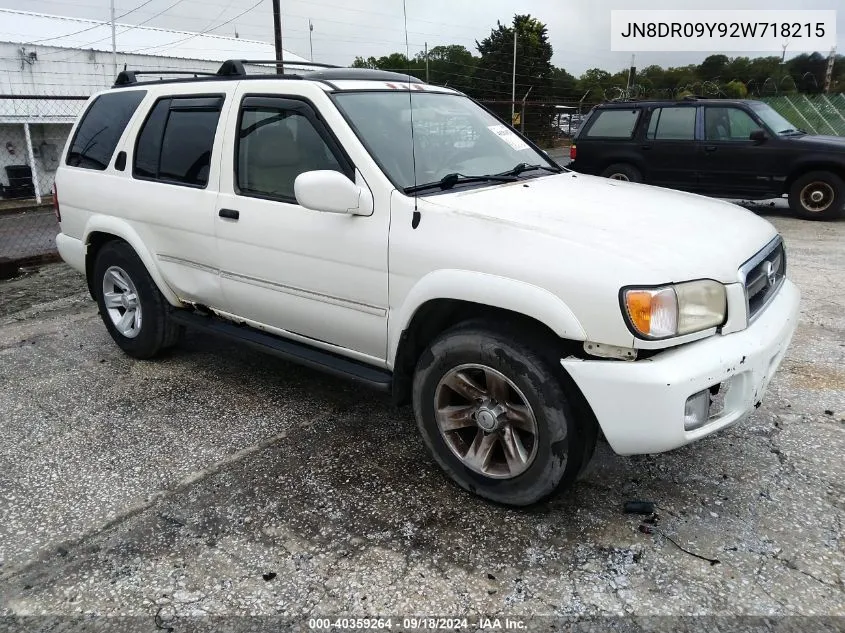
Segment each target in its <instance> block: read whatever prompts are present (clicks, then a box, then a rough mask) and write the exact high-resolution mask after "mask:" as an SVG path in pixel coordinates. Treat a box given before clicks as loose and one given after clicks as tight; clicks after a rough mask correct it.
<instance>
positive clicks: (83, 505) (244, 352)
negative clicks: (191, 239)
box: [0, 216, 845, 631]
mask: <svg viewBox="0 0 845 633" xmlns="http://www.w3.org/2000/svg"><path fill="white" fill-rule="evenodd" d="M770 219H771V220H772V221H773V222H774V223H775V224H776V225H777V227H778V228H779V229H780V230H781V231H782V233H783V235H784V237H785V240H786V244H787V248H788V251H789V275H790V276H791V277H792V278H793V280H794V281H796V283H797V284H798V285H799V287H800V288H801V290H802V293H803V305H802V309H801V317H800V324H799V328H798V331H797V333H796V336H795V339H794V341H793V343H792V346H791V348H790V350H789V353H788V355H787V357H786V358H785V360H784V362H783V365H782V367H781V370H780V372H779V373H778V374H777V376H776V378H775V379H774V381H773V383H772V385H771V387H770V390H769V393H768V397H767V398H766V400H765V401H764V404H763V406H762V407H760V409H758V410H757V411H756V412H755V413H754V414H753V415H752V416H751V417H750V419H748V420H746V421H744V422H742V423H740V424H738V425H736V426H734V427H732V428H730V429H728V430H726V431H725V432H722V433H720V434H717V435H716V436H713V437H710V438H708V439H705V440H703V441H700V442H698V443H695V444H693V445H691V446H688V447H685V448H682V449H679V450H677V451H673V452H670V453H666V454H661V455H652V456H640V457H627V458H623V457H619V456H616V455H614V454H613V453H612V452H611V451H610V450H609V448H608V447H607V445H606V444H604V443H600V445H599V447H598V451H597V455H596V458H595V460H594V462H593V463H592V466H591V467H590V469H589V470H588V472H587V473H585V475H584V477H583V478H582V480H581V481H580V482H579V483H578V484H577V485H576V486H575V488H574V490H572V491H571V492H569V493H566V494H564V495H562V496H560V497H558V498H555V499H554V500H552V501H550V502H548V503H545V504H542V505H540V506H537V507H534V508H530V509H527V510H513V509H509V508H504V507H499V506H495V505H492V504H490V503H486V502H484V501H482V500H480V499H477V498H475V497H473V496H472V495H470V494H468V493H465V492H463V491H461V490H460V489H458V488H457V487H456V486H455V485H453V484H452V483H451V482H450V481H449V480H448V479H447V478H446V477H445V476H444V475H443V474H442V473H441V472H440V471H439V470H438V469H437V467H436V466H435V465H434V464H433V462H432V460H431V459H430V458H429V457H428V455H427V454H426V452H425V450H424V446H423V443H422V441H421V439H420V437H419V436H418V433H417V431H416V427H415V424H414V421H413V417H412V413H411V411H410V410H409V409H407V408H406V409H398V410H397V409H395V408H393V407H392V406H391V405H390V404H389V402H388V401H387V398H386V397H383V396H381V395H379V394H374V393H370V392H367V391H364V390H362V389H361V388H360V387H358V386H355V385H352V384H349V383H346V382H342V381H340V380H336V379H334V378H331V377H327V376H324V375H321V374H318V373H315V372H313V371H310V370H307V369H303V368H300V367H297V366H294V365H290V364H287V363H285V362H283V361H280V360H278V359H275V358H270V357H268V356H263V355H261V354H258V353H256V352H253V351H251V350H249V349H247V348H244V347H240V346H237V345H233V344H229V343H224V342H222V341H220V340H218V339H215V338H211V337H208V336H204V335H197V334H192V335H189V336H188V337H187V338H186V340H185V341H184V342H183V343H182V344H181V345H180V346H179V347H178V348H177V349H175V350H174V351H173V352H172V353H170V354H169V355H168V356H166V357H165V358H162V359H160V360H156V361H149V362H141V361H135V360H132V359H130V358H128V357H126V356H125V355H123V354H122V353H121V352H120V350H119V349H118V348H117V347H116V346H115V345H114V344H113V343H112V341H111V340H110V338H109V337H108V335H107V333H106V330H105V328H104V326H103V325H102V323H101V321H100V319H99V316H98V315H97V312H96V307H95V305H94V304H93V303H92V301H91V300H90V298H89V297H88V295H87V292H86V290H85V288H84V283H83V281H82V279H81V278H80V277H79V276H78V275H76V274H75V273H73V271H70V270H69V269H68V268H67V267H66V266H64V265H63V264H54V265H48V266H44V267H42V268H40V269H39V270H37V271H29V272H28V273H27V274H26V275H24V276H22V277H20V278H18V279H15V280H11V281H6V282H0V368H2V369H1V370H0V437H2V441H0V616H3V615H5V616H13V615H14V616H27V615H30V616H31V615H43V614H50V615H52V616H58V617H69V616H73V615H86V616H92V615H108V616H117V615H123V616H133V617H134V618H135V621H136V622H138V623H141V624H142V625H143V626H145V627H147V628H146V629H145V630H150V631H155V630H156V629H161V628H167V626H168V623H174V622H179V621H181V618H186V617H191V616H194V617H196V616H218V615H219V616H223V615H229V616H232V615H239V616H243V615H268V616H269V615H272V616H277V617H279V618H282V619H281V620H278V621H276V622H280V623H287V624H286V625H285V626H287V625H290V624H295V623H299V624H300V625H302V626H303V627H304V628H306V629H307V628H308V627H307V626H305V625H304V624H303V623H305V622H306V621H307V618H309V617H315V616H328V615H376V614H380V615H385V616H394V617H397V616H398V617H401V616H407V615H412V614H416V615H421V614H439V615H444V616H447V615H458V614H464V615H466V614H486V615H488V616H497V615H498V616H511V617H520V618H528V619H530V618H533V621H535V622H540V623H544V622H549V621H547V620H543V619H542V618H543V617H549V616H556V617H563V616H578V617H594V618H596V617H601V616H607V615H626V614H628V615H675V616H677V615H720V616H750V615H774V616H787V615H793V616H794V615H801V616H820V618H817V619H815V620H811V619H806V618H805V619H802V620H799V623H800V627H799V628H801V630H814V629H813V626H815V625H816V624H819V623H825V626H827V625H830V626H833V627H840V628H834V629H828V630H842V628H845V540H843V535H842V534H843V533H842V528H843V523H844V522H845V460H843V454H845V371H843V367H845V274H843V270H845V221H840V222H835V223H811V222H803V221H800V220H795V219H790V218H784V217H780V216H770ZM629 500H650V501H653V502H655V503H656V505H657V513H658V518H657V520H656V523H655V524H654V525H653V526H651V528H652V533H644V532H643V531H642V530H641V520H642V518H643V517H638V516H635V515H628V514H624V513H623V512H622V506H623V504H624V503H625V502H626V501H629ZM713 561H718V562H713ZM834 616H836V617H834ZM822 617H823V619H822ZM0 624H2V621H0ZM544 626H545V625H544ZM550 627H551V625H549V626H546V628H550ZM279 628H283V626H282V625H281V624H280V625H279V627H278V628H277V630H278V629H279ZM670 628H672V627H671V626H670ZM176 630H177V631H178V630H180V629H178V627H177V629H176ZM711 630H713V629H712V628H711ZM722 630H733V629H722Z"/></svg>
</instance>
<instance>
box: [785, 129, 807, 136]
mask: <svg viewBox="0 0 845 633" xmlns="http://www.w3.org/2000/svg"><path fill="white" fill-rule="evenodd" d="M796 134H806V132H805V131H804V130H796V129H795V128H794V127H791V128H788V129H786V130H781V131H780V132H778V136H795V135H796Z"/></svg>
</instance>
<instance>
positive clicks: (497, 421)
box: [56, 61, 799, 505]
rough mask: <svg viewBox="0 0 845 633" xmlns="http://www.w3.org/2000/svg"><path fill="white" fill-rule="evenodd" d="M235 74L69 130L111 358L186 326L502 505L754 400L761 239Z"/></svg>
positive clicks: (66, 194) (71, 173)
mask: <svg viewBox="0 0 845 633" xmlns="http://www.w3.org/2000/svg"><path fill="white" fill-rule="evenodd" d="M244 68H245V66H244V64H242V63H241V62H237V61H232V62H226V63H225V64H224V65H223V67H222V68H221V71H220V73H218V75H216V76H212V77H199V78H189V79H175V80H174V79H170V80H164V81H160V80H153V81H144V80H143V78H142V79H141V80H139V78H138V76H137V73H132V72H124V73H122V74H121V75H120V77H119V78H118V81H117V83H116V84H115V87H114V88H113V89H111V90H108V91H106V92H103V93H100V94H97V95H95V96H94V97H92V99H91V101H90V103H89V105H88V107H87V109H86V111H85V113H84V114H83V115H82V117H81V119H80V121H79V122H78V123H77V124H76V127H75V129H74V132H73V133H72V134H71V137H70V140H69V142H68V148H67V153H66V157H65V159H64V161H63V164H62V165H61V167H60V168H59V170H58V173H57V176H56V186H57V191H56V199H57V214H58V215H59V216H60V222H61V233H60V234H59V236H58V237H57V239H56V241H57V244H58V248H59V251H60V253H61V255H62V257H63V258H64V260H65V261H66V262H68V263H69V264H70V265H71V266H73V267H74V268H76V269H78V270H79V271H80V272H82V273H84V274H85V275H86V276H87V279H88V285H89V288H90V290H91V294H92V296H93V297H94V298H95V299H96V300H97V302H98V304H99V309H100V313H101V314H102V317H103V321H104V322H105V325H106V328H108V330H109V333H110V334H111V336H112V337H113V338H114V340H115V342H116V343H117V344H118V345H119V346H120V347H121V348H122V349H123V350H124V351H125V352H126V353H127V354H130V355H132V356H134V357H137V358H150V357H152V356H155V355H156V354H157V353H158V352H160V351H161V350H163V349H164V348H166V347H168V346H171V345H173V344H174V343H176V341H177V340H178V337H179V334H180V332H181V330H182V328H183V326H191V327H198V328H203V329H205V330H208V331H212V332H216V333H218V334H222V335H225V336H228V337H230V338H234V339H238V340H242V341H244V342H247V343H250V344H253V345H255V346H257V347H258V348H260V349H263V350H266V351H268V352H270V353H275V354H277V355H280V356H282V357H285V358H288V359H292V360H294V361H297V362H301V363H304V364H307V365H310V366H312V367H319V368H321V369H325V370H328V371H330V372H332V373H334V374H337V375H341V376H346V377H349V378H353V379H356V380H359V381H361V382H364V383H366V384H368V385H371V386H373V387H376V388H379V389H383V390H387V391H391V392H392V394H393V396H394V399H395V401H396V402H397V403H403V402H408V401H411V402H412V403H413V408H414V412H415V414H416V419H417V422H418V424H419V428H420V431H421V433H422V436H423V438H424V440H425V442H426V444H427V445H428V447H429V448H430V450H431V453H432V455H433V456H434V458H435V460H437V462H438V463H439V464H440V465H441V466H442V467H443V469H444V470H445V471H446V472H447V473H448V474H449V475H450V476H451V477H452V478H453V479H454V480H455V481H456V482H457V483H458V484H460V485H461V486H463V487H464V488H466V489H468V490H470V491H472V492H475V493H477V494H479V495H481V496H483V497H486V498H487V499H491V500H494V501H497V502H502V503H507V504H514V505H526V504H529V503H532V502H535V501H538V500H540V499H542V498H544V497H546V496H547V495H549V494H550V493H552V492H553V491H555V490H556V489H558V488H561V487H565V486H567V485H569V484H571V483H572V482H573V481H574V480H575V478H576V476H577V475H578V473H579V472H580V471H581V469H582V468H583V466H585V465H586V463H587V462H588V461H589V459H590V457H591V455H592V453H593V450H594V448H595V444H596V438H597V436H598V434H599V431H601V432H602V433H603V434H604V435H605V437H606V438H607V441H608V442H609V443H610V446H611V447H612V448H613V449H614V450H615V451H616V452H617V453H620V454H636V453H654V452H660V451H666V450H669V449H673V448H676V447H679V446H682V445H684V444H687V443H689V442H691V441H694V440H697V439H699V438H701V437H704V436H706V435H709V434H711V433H713V432H714V431H717V430H719V429H722V428H724V427H725V426H727V425H729V424H732V423H733V422H735V421H737V420H739V419H740V418H742V417H743V416H744V415H746V414H747V413H749V412H750V411H751V410H752V409H753V408H754V407H755V406H757V405H759V404H760V401H761V398H762V397H763V394H764V392H765V390H766V387H767V385H768V383H769V381H770V379H771V377H772V374H773V373H774V371H775V370H776V368H777V366H778V364H779V363H780V361H781V359H782V357H783V355H784V353H785V351H786V348H787V346H788V344H789V341H790V339H791V337H792V334H793V331H794V329H795V326H796V321H797V313H798V302H799V293H798V290H797V289H796V287H795V286H794V285H793V284H792V283H791V282H790V281H789V280H788V279H786V277H785V271H786V256H785V252H784V249H783V245H782V242H781V239H780V237H779V236H778V234H777V232H776V231H775V229H774V228H773V227H772V225H771V224H769V223H768V222H766V221H764V220H762V219H760V218H758V217H756V216H755V215H753V214H752V213H750V212H748V211H745V210H743V209H740V208H739V207H736V206H734V205H732V204H728V203H725V202H719V201H715V200H711V199H707V198H703V197H699V196H694V195H690V194H685V193H680V192H676V191H670V190H666V189H660V188H655V187H649V186H644V185H636V184H632V183H626V182H619V181H613V180H607V179H603V178H594V177H590V176H584V175H580V174H576V173H574V172H570V171H567V170H565V169H562V168H560V167H559V166H558V165H556V164H555V163H554V162H552V161H551V160H550V159H549V158H548V157H547V156H546V155H545V154H544V153H543V152H542V151H540V150H539V149H538V148H536V147H535V146H534V145H533V144H532V143H531V142H530V141H528V140H527V139H525V138H524V137H522V136H520V135H519V134H518V133H517V132H515V131H514V130H513V129H512V128H511V127H510V126H507V125H504V124H503V123H502V122H501V121H500V120H499V119H497V118H496V117H495V116H493V115H492V114H491V113H490V112H488V111H487V110H485V109H484V108H482V107H481V106H480V105H478V104H477V103H475V102H473V101H472V100H471V99H469V98H468V97H466V96H465V95H462V94H460V93H458V92H455V91H454V90H450V89H448V88H442V87H438V86H432V85H427V84H424V83H421V82H419V81H418V80H416V79H414V78H412V77H408V76H405V75H398V74H393V73H386V72H380V71H369V70H352V69H334V68H326V69H320V70H315V71H312V72H306V73H303V74H302V75H299V76H293V75H270V76H268V75H258V76H249V75H247V74H246V72H245V70H244ZM59 202H60V205H61V206H60V207H59V206H58V204H59Z"/></svg>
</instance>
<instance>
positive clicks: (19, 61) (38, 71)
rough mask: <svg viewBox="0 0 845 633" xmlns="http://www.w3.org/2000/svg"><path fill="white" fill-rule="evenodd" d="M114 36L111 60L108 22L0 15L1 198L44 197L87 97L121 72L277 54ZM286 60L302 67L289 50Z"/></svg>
mask: <svg viewBox="0 0 845 633" xmlns="http://www.w3.org/2000/svg"><path fill="white" fill-rule="evenodd" d="M115 35H116V38H115V39H116V49H117V53H116V55H115V54H113V53H112V39H111V38H112V34H111V24H110V23H109V22H102V21H97V20H83V19H78V18H68V17H62V16H56V15H45V14H41V13H30V12H26V11H13V10H10V9H0V187H3V189H0V198H4V197H5V198H30V197H35V198H36V199H38V201H39V202H40V201H41V198H42V197H43V196H45V195H48V194H49V193H50V191H51V190H52V187H53V174H54V173H55V170H56V167H57V166H58V161H59V155H60V153H61V150H62V148H63V147H64V144H65V140H66V139H67V135H68V132H69V130H70V127H71V125H72V124H73V122H74V121H75V120H76V117H77V116H78V115H79V114H80V112H81V110H82V108H83V106H84V104H85V99H87V98H88V97H89V96H90V95H91V94H92V93H94V92H97V91H99V90H103V89H106V88H108V87H110V86H111V85H112V84H113V83H114V80H115V77H116V76H117V73H118V72H119V71H120V70H123V69H124V68H127V69H130V70H141V71H165V70H171V71H172V70H177V71H178V70H186V71H201V72H216V71H217V69H218V68H219V67H220V64H221V62H222V61H224V60H226V59H256V60H259V59H260V60H270V59H274V58H275V56H276V54H275V49H274V48H273V45H272V44H267V43H266V42H259V41H255V40H246V39H242V38H235V37H223V36H220V35H211V34H207V33H191V32H186V31H173V30H167V29H157V28H150V27H146V26H133V25H131V24H121V23H118V24H116V25H115ZM284 59H285V61H286V62H287V61H290V62H297V61H299V62H303V61H305V59H304V58H302V57H299V56H297V55H294V54H293V53H289V52H285V53H284ZM288 67H290V68H291V69H292V70H295V69H296V66H295V64H290V65H289V66H288V65H287V64H286V66H285V68H286V70H287V68H288ZM250 70H252V71H254V72H273V71H274V69H273V68H272V67H252V68H251V69H250ZM9 166H11V167H12V168H13V169H12V180H11V182H10V178H9V173H8V170H7V169H6V168H7V167H9ZM22 167H29V172H30V175H29V176H27V174H26V173H25V172H26V170H25V169H21V168H22ZM21 172H24V173H23V175H22V177H21V178H20V179H18V178H17V176H16V175H17V174H20V173H21ZM27 178H28V179H29V180H28V181H27Z"/></svg>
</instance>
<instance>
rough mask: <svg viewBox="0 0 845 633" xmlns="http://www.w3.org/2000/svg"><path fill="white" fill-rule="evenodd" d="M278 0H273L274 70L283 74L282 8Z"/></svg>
mask: <svg viewBox="0 0 845 633" xmlns="http://www.w3.org/2000/svg"><path fill="white" fill-rule="evenodd" d="M279 3H280V0H273V39H274V43H275V44H276V72H277V73H278V74H280V75H284V74H285V60H284V49H283V48H282V9H281V7H280V6H279Z"/></svg>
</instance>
